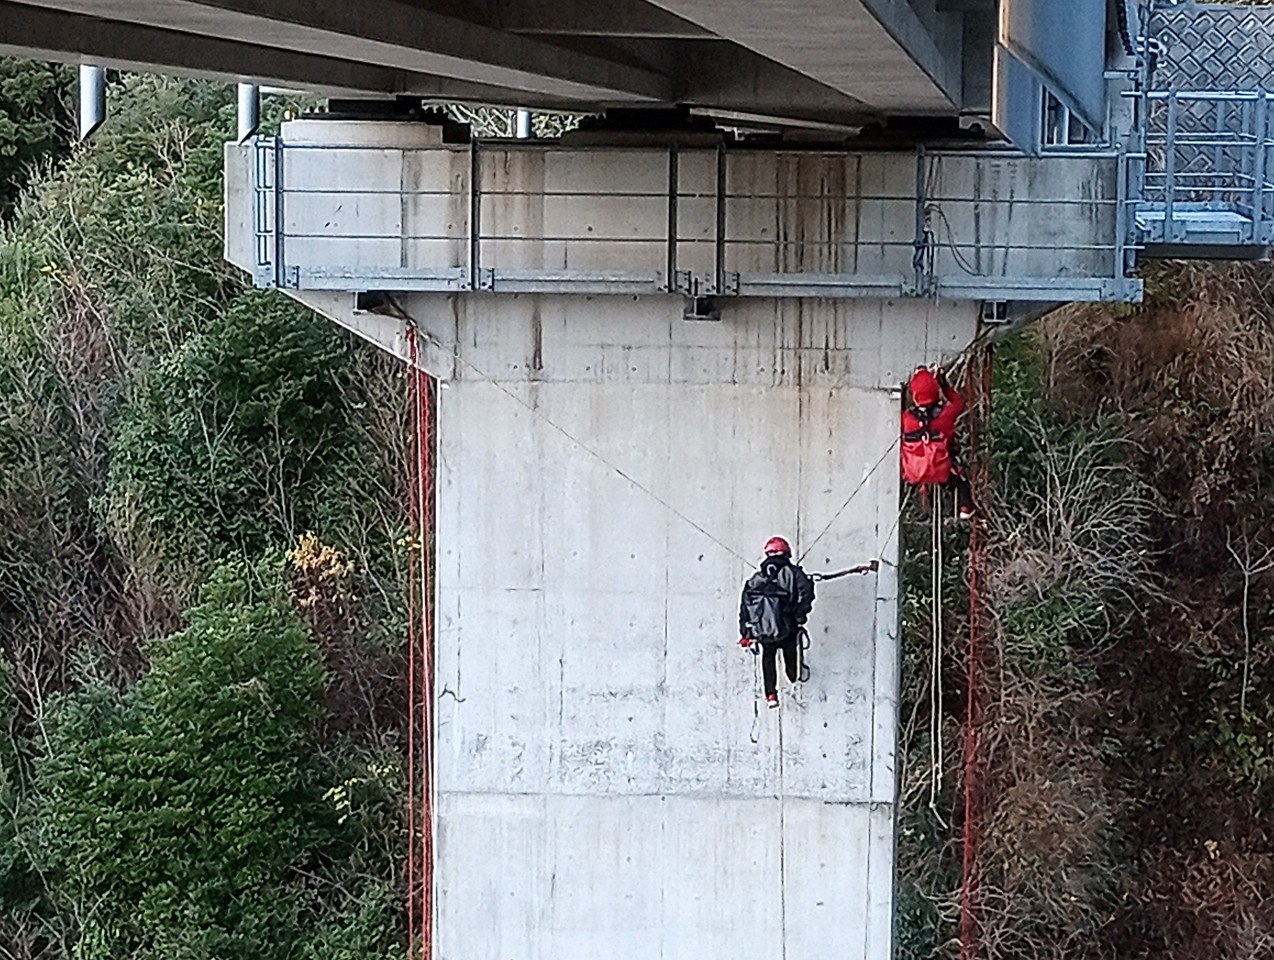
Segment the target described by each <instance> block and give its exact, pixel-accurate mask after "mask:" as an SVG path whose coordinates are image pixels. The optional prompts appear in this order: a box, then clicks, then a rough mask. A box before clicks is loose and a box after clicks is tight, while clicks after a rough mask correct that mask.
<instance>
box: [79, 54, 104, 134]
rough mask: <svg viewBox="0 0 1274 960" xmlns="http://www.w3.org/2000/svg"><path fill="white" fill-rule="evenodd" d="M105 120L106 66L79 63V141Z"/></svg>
mask: <svg viewBox="0 0 1274 960" xmlns="http://www.w3.org/2000/svg"><path fill="white" fill-rule="evenodd" d="M105 120H106V68H105V67H95V66H93V65H92V64H88V63H82V64H80V116H79V121H80V142H81V143H83V142H84V141H85V140H87V139H88V138H89V137H91V136H92V135H93V132H94V131H95V130H96V129H97V128H98V127H100V126H101V125H102V124H103V122H105Z"/></svg>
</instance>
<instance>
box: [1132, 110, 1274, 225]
mask: <svg viewBox="0 0 1274 960" xmlns="http://www.w3.org/2000/svg"><path fill="white" fill-rule="evenodd" d="M1136 96H1137V97H1138V98H1139V100H1140V112H1141V126H1142V133H1141V139H1142V142H1141V145H1140V149H1138V150H1134V151H1133V152H1131V153H1130V155H1129V161H1130V164H1131V167H1132V169H1131V172H1130V181H1131V182H1132V183H1133V184H1134V190H1133V191H1132V196H1131V198H1130V199H1131V202H1132V203H1133V205H1134V207H1135V211H1136V217H1137V223H1138V226H1139V227H1140V229H1141V232H1142V234H1143V240H1144V241H1145V242H1147V243H1156V242H1157V243H1168V244H1173V243H1178V244H1179V243H1196V244H1200V245H1206V244H1207V243H1208V242H1209V239H1210V238H1211V239H1212V242H1216V243H1224V244H1235V243H1238V244H1244V245H1255V246H1260V245H1268V244H1269V243H1270V242H1271V241H1274V182H1272V181H1271V179H1270V174H1271V172H1274V171H1271V165H1270V150H1271V147H1272V146H1274V140H1272V139H1271V133H1274V130H1272V129H1271V125H1270V104H1271V99H1272V95H1271V94H1268V93H1265V92H1260V91H1256V92H1234V91H1182V90H1166V91H1147V92H1142V93H1139V94H1137V95H1136Z"/></svg>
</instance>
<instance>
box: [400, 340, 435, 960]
mask: <svg viewBox="0 0 1274 960" xmlns="http://www.w3.org/2000/svg"><path fill="white" fill-rule="evenodd" d="M407 352H408V360H409V363H410V369H409V370H408V372H407V382H408V396H409V402H410V404H411V425H412V437H411V443H410V450H411V464H410V466H409V468H408V469H409V473H410V475H411V490H410V498H411V499H410V505H409V508H408V515H409V516H408V519H409V523H410V531H409V534H408V536H409V551H408V557H409V564H408V577H407V580H408V586H407V645H408V655H407V656H408V668H407V669H408V693H407V711H408V720H407V740H408V743H407V764H408V773H407V791H408V812H407V836H408V850H407V937H408V944H409V948H408V956H409V957H418V958H420V960H429V958H430V957H431V956H432V953H433V841H434V811H433V785H434V771H433V739H434V710H433V705H434V697H433V674H434V650H433V629H432V625H433V602H432V595H433V581H432V577H431V567H430V559H431V557H432V554H433V550H432V546H433V543H432V541H433V537H432V534H433V523H432V519H433V512H432V509H431V508H432V505H433V444H432V415H433V411H432V399H433V390H432V384H431V382H430V379H429V376H428V374H426V373H425V372H424V371H423V370H421V369H420V365H419V343H418V340H417V338H416V331H415V328H414V327H411V326H408V328H407Z"/></svg>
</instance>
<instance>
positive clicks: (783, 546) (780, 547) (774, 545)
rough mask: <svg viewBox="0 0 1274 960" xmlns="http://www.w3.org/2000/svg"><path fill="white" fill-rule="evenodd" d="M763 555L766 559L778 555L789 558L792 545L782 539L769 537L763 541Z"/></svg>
mask: <svg viewBox="0 0 1274 960" xmlns="http://www.w3.org/2000/svg"><path fill="white" fill-rule="evenodd" d="M765 555H766V556H767V557H774V556H779V555H782V556H785V557H790V556H791V555H792V545H791V544H790V543H788V542H787V541H786V540H784V539H783V538H782V537H770V539H769V540H766V541H765Z"/></svg>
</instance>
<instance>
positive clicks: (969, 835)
mask: <svg viewBox="0 0 1274 960" xmlns="http://www.w3.org/2000/svg"><path fill="white" fill-rule="evenodd" d="M991 358H992V353H991V349H990V347H989V346H988V347H987V348H985V349H983V350H982V351H980V352H979V355H978V357H977V361H978V364H979V367H978V368H974V369H971V370H970V376H969V378H968V379H969V381H970V382H971V383H972V385H973V387H974V388H975V389H976V390H977V393H976V399H975V402H974V403H973V404H971V405H970V406H971V410H972V412H973V416H972V417H971V418H970V424H969V440H970V444H969V446H970V451H971V455H970V474H971V477H970V482H971V483H972V484H974V493H975V495H976V496H977V497H978V501H977V502H978V503H979V504H980V506H981V509H982V510H983V511H984V512H986V511H989V510H990V500H989V497H988V488H989V485H990V483H989V469H988V464H987V458H986V456H985V455H981V456H979V453H980V450H979V442H980V441H982V440H983V439H984V436H989V433H990V430H989V426H990V411H991V375H992V365H991ZM982 549H983V531H982V524H980V523H977V522H975V523H974V524H973V526H972V528H971V529H970V531H969V653H968V663H967V677H966V691H967V692H966V698H965V699H966V707H965V730H964V830H963V848H962V851H961V852H962V857H961V861H962V862H961V883H960V957H961V960H976V958H977V956H978V953H979V950H978V948H979V936H978V934H979V930H978V919H977V910H978V892H979V891H978V887H979V883H980V869H979V864H978V856H977V845H978V839H979V831H978V823H977V818H978V816H979V814H980V807H981V797H980V792H981V782H980V773H981V771H980V770H979V768H978V759H979V758H978V740H979V738H978V725H979V723H980V721H981V690H980V689H979V684H980V682H981V678H980V673H981V670H980V666H981V664H980V660H981V656H982V642H981V629H982V622H981V621H982V603H981V596H980V590H981V581H982V579H983V575H984V570H983V566H982V564H983V559H982Z"/></svg>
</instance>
